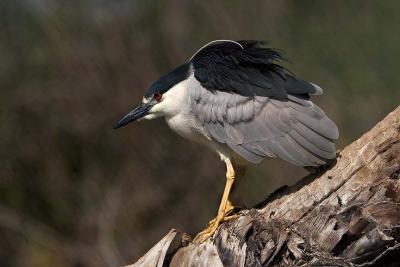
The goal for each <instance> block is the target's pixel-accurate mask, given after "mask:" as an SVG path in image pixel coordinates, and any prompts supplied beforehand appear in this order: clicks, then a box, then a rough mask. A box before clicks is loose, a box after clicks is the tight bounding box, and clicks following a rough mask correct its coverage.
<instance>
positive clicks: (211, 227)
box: [193, 217, 223, 244]
mask: <svg viewBox="0 0 400 267" xmlns="http://www.w3.org/2000/svg"><path fill="white" fill-rule="evenodd" d="M222 219H223V218H219V217H217V218H215V219H214V220H212V221H211V222H209V224H208V227H207V228H206V229H205V230H203V231H201V232H200V233H198V234H197V235H196V237H195V238H194V239H193V243H195V244H200V243H203V242H204V241H205V240H207V239H208V238H209V237H211V236H212V235H213V234H214V233H215V230H217V228H218V226H219V224H220V223H221V222H222Z"/></svg>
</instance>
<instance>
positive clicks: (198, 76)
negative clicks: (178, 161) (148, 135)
mask: <svg viewBox="0 0 400 267" xmlns="http://www.w3.org/2000/svg"><path fill="white" fill-rule="evenodd" d="M280 60H282V56H281V54H280V53H279V52H278V51H276V50H273V49H270V48H266V47H264V45H263V43H262V42H258V41H231V40H216V41H213V42H211V43H208V44H207V45H205V46H203V47H202V48H201V49H200V50H199V51H197V52H196V53H195V54H194V55H193V56H192V57H191V58H190V60H189V61H188V62H186V63H184V64H182V65H180V66H179V67H177V68H176V69H174V70H173V71H171V72H170V73H168V74H166V75H164V76H162V77H161V78H160V79H159V80H158V81H156V82H155V83H154V84H153V85H152V86H151V87H150V88H149V89H148V90H147V91H146V93H145V95H144V97H143V101H142V104H140V105H139V106H138V107H137V108H135V109H133V110H132V111H130V112H129V113H128V114H127V115H125V116H124V117H123V118H122V119H121V120H120V121H119V122H118V124H117V125H116V126H115V128H119V127H121V126H123V125H126V124H128V123H130V122H132V121H136V120H139V119H154V118H157V117H165V118H166V121H167V123H168V125H169V126H170V127H171V129H173V130H174V131H176V132H177V133H178V134H180V135H181V136H183V137H186V138H188V139H190V140H193V141H198V142H200V143H203V144H205V145H207V146H209V147H211V148H212V149H213V150H215V151H216V152H217V153H218V154H219V156H220V157H221V159H222V160H223V161H224V162H225V164H226V185H225V190H224V193H223V196H222V200H221V203H220V206H219V210H218V214H217V217H216V218H215V219H214V220H212V221H211V222H210V223H209V225H208V228H207V229H206V230H204V231H202V232H200V233H199V234H198V235H197V238H196V240H198V241H202V240H204V239H206V238H208V237H210V236H211V235H212V234H213V233H214V232H215V230H216V229H217V227H218V225H219V224H220V223H221V222H223V221H226V220H227V219H230V218H232V216H229V215H230V214H229V213H230V212H231V210H232V204H231V203H230V201H229V193H230V191H231V188H232V184H233V182H234V180H235V178H237V177H236V176H237V175H236V176H235V172H236V174H238V170H239V169H243V168H242V167H243V166H245V165H247V164H248V163H259V162H261V161H262V160H263V159H264V158H265V157H279V158H281V159H284V160H286V161H288V162H290V163H293V164H295V165H297V166H302V167H318V166H320V165H325V164H326V162H327V160H330V159H334V158H335V157H336V148H335V144H334V141H335V140H336V139H338V137H339V133H338V129H337V127H336V125H335V124H334V123H333V122H332V121H331V120H330V119H329V118H328V117H327V116H326V115H325V113H324V112H323V111H322V110H321V109H320V108H319V107H317V106H316V105H314V104H313V103H312V102H311V100H310V95H320V94H322V89H321V88H320V87H318V86H317V85H315V84H313V83H309V82H306V81H303V80H301V79H298V78H297V77H295V76H294V75H293V74H291V73H290V72H289V71H287V70H286V69H285V68H284V67H282V66H280V65H278V63H279V61H280Z"/></svg>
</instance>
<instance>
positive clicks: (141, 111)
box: [114, 103, 151, 129]
mask: <svg viewBox="0 0 400 267" xmlns="http://www.w3.org/2000/svg"><path fill="white" fill-rule="evenodd" d="M150 109H151V105H150V104H148V103H143V104H141V105H140V106H138V107H136V108H135V109H133V110H131V111H130V112H129V113H128V114H126V115H125V116H124V117H122V119H121V120H120V121H119V122H118V123H117V124H116V125H115V126H114V129H118V128H119V127H122V126H124V125H126V124H128V123H130V122H133V121H136V120H138V119H140V118H142V117H144V116H146V115H147V114H148V113H149V110H150Z"/></svg>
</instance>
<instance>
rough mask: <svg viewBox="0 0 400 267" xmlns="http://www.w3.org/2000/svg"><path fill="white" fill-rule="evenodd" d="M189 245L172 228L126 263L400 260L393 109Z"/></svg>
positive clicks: (399, 176)
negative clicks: (329, 160)
mask: <svg viewBox="0 0 400 267" xmlns="http://www.w3.org/2000/svg"><path fill="white" fill-rule="evenodd" d="M239 214H240V215H241V216H240V217H239V218H238V219H236V220H233V221H231V222H226V223H223V224H222V225H221V226H220V227H219V228H218V230H217V232H216V233H215V235H214V237H213V238H212V239H208V240H206V241H205V242H204V243H202V244H192V243H190V241H189V238H188V237H187V236H186V235H185V234H183V233H181V232H179V231H176V230H171V232H170V233H169V234H168V235H167V236H165V237H164V239H162V240H161V241H160V242H159V243H158V244H157V245H156V246H154V247H153V249H151V250H150V251H149V252H148V253H147V254H146V255H145V256H143V257H142V258H141V259H140V260H139V261H138V262H136V263H135V264H133V265H130V266H135V267H136V266H149V267H153V266H158V267H161V266H382V265H385V266H400V107H398V108H397V109H396V110H395V111H393V112H392V113H390V114H389V115H388V116H387V117H386V118H385V119H384V120H383V121H381V122H380V123H378V124H377V125H376V126H375V127H374V128H373V129H371V130H370V131H369V132H367V133H366V134H364V135H363V136H362V137H361V138H360V139H358V140H357V141H355V142H353V143H352V144H350V145H349V146H348V147H346V148H345V149H343V150H342V151H341V152H340V153H339V154H338V159H337V162H336V164H335V165H334V166H333V167H332V168H331V169H329V170H327V171H326V172H325V173H323V174H314V175H309V176H307V177H305V178H303V179H302V180H301V181H300V182H298V183H297V184H295V185H294V186H291V187H285V188H282V189H279V190H278V191H277V192H275V193H273V194H272V195H271V196H269V197H268V198H267V199H266V200H265V201H263V202H262V203H260V204H259V205H258V206H257V207H255V208H253V209H250V210H243V211H241V212H240V213H239Z"/></svg>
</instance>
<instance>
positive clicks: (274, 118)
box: [188, 74, 339, 166]
mask: <svg viewBox="0 0 400 267" xmlns="http://www.w3.org/2000/svg"><path fill="white" fill-rule="evenodd" d="M188 81H189V89H188V90H189V101H190V105H191V108H192V110H193V112H194V113H195V114H196V117H197V119H198V120H199V121H200V122H201V123H202V125H203V126H204V128H205V129H206V131H207V132H208V134H209V136H210V137H211V138H212V139H214V140H215V141H217V142H220V143H224V144H226V145H228V146H229V147H230V148H231V149H232V150H233V151H234V152H236V153H237V154H239V155H240V156H241V157H243V158H244V159H246V160H248V161H250V162H252V163H258V162H260V161H261V160H262V159H263V158H264V157H279V158H282V159H284V160H286V161H288V162H291V163H293V164H295V165H298V166H319V165H323V164H325V163H326V160H327V159H333V158H335V157H336V148H335V143H334V140H336V139H338V137H339V133H338V129H337V127H336V125H335V124H334V123H333V122H332V121H331V120H330V119H329V118H328V117H327V116H326V115H325V113H324V112H323V111H322V110H321V109H320V108H319V107H317V106H316V105H314V104H313V103H312V102H311V101H310V100H308V99H305V98H302V97H301V96H293V95H288V97H287V98H286V99H284V100H277V99H273V98H269V97H265V96H254V97H248V96H241V95H237V94H233V93H230V92H223V91H214V92H213V91H210V90H207V89H205V88H203V87H202V86H201V84H200V83H199V82H198V81H197V80H196V78H195V77H194V76H193V74H192V75H191V76H190V77H189V79H188ZM317 91H320V89H318V88H317Z"/></svg>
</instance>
